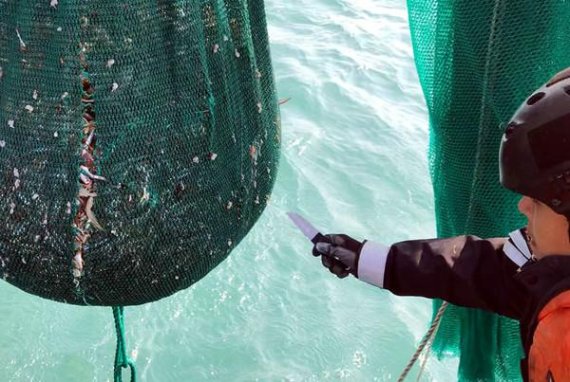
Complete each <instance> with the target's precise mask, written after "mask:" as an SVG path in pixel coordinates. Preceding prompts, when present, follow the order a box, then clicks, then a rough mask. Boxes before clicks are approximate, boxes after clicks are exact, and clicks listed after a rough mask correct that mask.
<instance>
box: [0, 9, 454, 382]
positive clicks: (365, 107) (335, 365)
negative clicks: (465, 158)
mask: <svg viewBox="0 0 570 382" xmlns="http://www.w3.org/2000/svg"><path fill="white" fill-rule="evenodd" d="M266 9H267V14H268V21H269V33H270V39H271V44H272V47H271V48H272V54H273V61H274V68H275V76H276V79H277V86H278V91H279V95H280V97H281V98H285V97H291V101H290V102H288V103H287V104H285V105H284V106H282V109H281V110H282V118H283V139H282V143H283V151H282V157H281V165H280V170H279V174H278V180H277V184H276V186H275V190H274V193H273V196H272V200H271V204H270V205H269V206H268V208H267V210H266V211H265V213H264V215H263V216H262V218H261V219H260V220H259V222H258V223H257V225H256V226H255V227H254V229H253V230H252V231H251V233H250V234H249V235H248V236H247V237H246V238H245V239H244V240H243V242H242V243H241V244H240V245H239V247H238V248H237V249H236V250H235V251H234V252H233V253H232V254H231V256H230V257H229V258H228V260H227V261H225V262H224V263H222V264H221V265H220V266H218V267H217V268H216V269H214V270H213V271H212V272H211V273H210V274H209V275H208V276H207V277H206V278H205V279H203V280H202V281H201V282H199V283H198V284H196V285H194V286H193V287H192V288H190V289H188V290H186V291H183V292H180V293H178V294H176V295H175V296H173V297H171V298H168V299H165V300H162V301H159V302H156V303H153V304H148V305H145V306H142V307H133V308H127V309H126V320H127V341H128V348H129V351H130V352H131V354H132V356H133V357H134V358H135V359H136V362H137V365H138V369H139V377H140V380H141V381H161V382H162V381H166V382H169V381H221V382H226V381H228V382H233V381H236V382H237V381H290V382H293V381H390V380H396V379H397V378H398V376H399V374H400V372H401V370H402V369H403V367H404V366H405V364H406V362H407V361H408V359H409V357H410V356H411V355H412V354H413V352H414V351H415V347H416V345H417V343H418V342H419V340H420V339H421V337H422V335H423V334H424V332H425V330H426V329H427V326H428V324H429V318H430V316H431V303H430V302H429V301H427V300H423V299H418V298H399V297H395V296H392V295H390V294H389V293H388V292H386V291H382V290H380V289H377V288H373V287H371V286H369V285H367V284H364V283H362V282H360V281H358V280H355V279H352V278H347V279H344V280H339V279H337V278H336V277H334V276H333V275H331V274H330V273H328V271H327V270H326V269H324V268H322V266H321V265H320V261H319V260H318V259H316V258H313V257H312V256H311V254H310V250H311V245H310V244H309V243H308V242H307V241H306V240H305V238H304V237H303V236H302V235H301V234H300V233H299V232H298V231H297V230H296V229H295V227H294V226H293V225H292V224H291V223H290V222H289V221H288V219H287V216H286V212H287V211H290V210H294V211H297V212H300V213H302V214H303V215H305V216H306V217H308V218H310V220H312V221H313V222H314V224H315V225H316V226H318V227H320V228H321V229H322V230H323V231H324V232H343V233H348V234H350V235H352V236H353V237H355V238H359V239H364V238H367V239H371V240H376V241H381V242H384V243H391V242H395V241H400V240H405V239H411V238H420V237H432V236H433V235H434V233H435V226H434V217H433V201H432V190H431V185H430V180H429V174H428V164H427V145H428V119H427V112H426V108H425V104H424V102H423V97H422V94H421V88H420V85H419V81H418V78H417V74H416V71H415V67H414V62H413V52H412V48H411V42H410V34H409V29H408V21H407V13H406V5H405V1H404V0H288V1H278V0H267V2H266ZM0 296H1V304H0V327H1V329H0V381H3V382H4V381H5V382H10V381H14V382H15V381H46V382H51V381H58V382H59V381H110V380H112V364H113V357H114V347H115V337H114V328H113V322H112V314H111V309H107V308H78V307H73V306H67V305H63V304H58V303H53V302H50V301H46V300H43V299H40V298H37V297H33V296H30V295H27V294H25V293H24V292H22V291H20V290H18V289H16V288H14V287H12V286H10V285H8V284H7V283H3V282H2V283H0ZM415 370H416V371H415V372H414V373H413V374H412V378H410V380H415V374H416V373H417V369H415ZM455 373H456V361H444V362H440V361H437V360H436V359H433V358H430V359H429V362H428V364H427V368H426V371H425V372H424V375H423V377H422V380H426V381H449V380H454V379H455ZM125 379H126V378H125Z"/></svg>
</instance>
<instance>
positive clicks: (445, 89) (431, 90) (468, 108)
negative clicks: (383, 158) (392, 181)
mask: <svg viewBox="0 0 570 382" xmlns="http://www.w3.org/2000/svg"><path fill="white" fill-rule="evenodd" d="M408 10H409V20H410V26H411V32H412V40H413V46H414V53H415V59H416V65H417V68H418V72H419V76H420V81H421V84H422V88H423V91H424V94H425V98H426V102H427V106H428V109H429V117H430V125H431V135H430V152H429V159H430V168H431V176H432V180H433V187H434V194H435V208H436V215H437V231H438V235H439V236H441V237H446V236H453V235H458V234H466V233H469V234H475V235H478V236H481V237H497V236H504V235H506V234H507V233H508V232H510V231H512V230H513V229H515V228H517V227H520V226H522V225H523V224H524V220H523V219H522V216H521V215H520V214H519V213H518V212H517V206H516V203H517V201H518V196H517V195H514V194H513V193H510V192H508V191H506V190H505V189H503V188H502V187H501V185H500V184H499V174H498V158H499V155H498V149H499V145H500V139H501V135H502V133H503V129H504V126H505V124H506V122H507V121H508V120H509V118H510V117H511V116H512V114H513V113H514V112H515V110H516V109H517V107H518V106H519V105H520V103H521V102H522V101H523V100H524V99H525V98H526V97H527V96H528V95H530V94H531V92H532V91H533V90H534V89H535V88H537V87H538V86H540V85H542V84H543V83H544V82H546V81H547V80H548V78H550V77H551V76H552V75H554V74H555V73H556V72H558V71H559V70H561V69H563V68H565V67H567V66H569V64H570V55H569V54H568V53H569V51H570V50H569V48H568V44H567V41H568V38H569V37H570V24H569V23H567V20H568V19H569V17H570V8H569V7H568V5H567V4H566V3H565V2H564V1H555V0H547V1H541V2H536V1H530V0H480V1H471V0H454V1H447V0H445V1H444V0H408ZM439 304H440V303H439V302H436V303H435V307H436V308H437V307H438V306H439ZM434 349H435V350H436V351H437V352H438V353H439V355H440V356H441V355H443V354H460V364H459V378H460V379H461V380H463V381H481V380H483V381H494V380H500V381H502V380H519V379H520V372H519V361H520V358H521V356H522V350H521V344H520V340H519V335H518V324H517V323H516V322H515V321H512V320H509V319H507V318H504V317H499V316H496V315H492V314H489V313H485V312H482V311H477V310H472V309H464V308H458V307H451V306H450V308H448V312H447V313H446V315H445V318H444V321H443V323H442V325H441V328H440V330H439V334H438V335H437V338H436V341H435V343H434Z"/></svg>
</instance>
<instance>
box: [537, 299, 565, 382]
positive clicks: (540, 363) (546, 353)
mask: <svg viewBox="0 0 570 382" xmlns="http://www.w3.org/2000/svg"><path fill="white" fill-rule="evenodd" d="M528 361H529V364H528V374H529V375H528V377H529V381H530V382H545V381H546V382H551V381H554V382H566V381H570V290H567V291H565V292H562V293H560V294H559V295H557V296H556V297H554V298H553V299H551V300H550V301H549V302H548V303H547V304H546V305H545V306H544V308H542V310H541V311H540V313H539V315H538V323H537V326H536V330H535V332H534V335H533V341H532V345H531V347H530V352H529V357H528Z"/></svg>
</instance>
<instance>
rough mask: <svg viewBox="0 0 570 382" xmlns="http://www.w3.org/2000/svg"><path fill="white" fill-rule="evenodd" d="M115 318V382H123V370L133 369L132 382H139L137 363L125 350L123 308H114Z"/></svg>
mask: <svg viewBox="0 0 570 382" xmlns="http://www.w3.org/2000/svg"><path fill="white" fill-rule="evenodd" d="M113 317H115V330H116V331H117V350H116V351H115V368H114V372H115V379H114V382H123V370H122V369H123V368H125V369H126V368H130V369H131V382H137V368H136V366H135V362H134V361H133V360H132V359H130V358H129V357H128V356H127V351H126V350H125V348H126V346H125V342H126V341H125V317H124V308H123V307H122V306H114V307H113Z"/></svg>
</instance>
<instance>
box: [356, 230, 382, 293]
mask: <svg viewBox="0 0 570 382" xmlns="http://www.w3.org/2000/svg"><path fill="white" fill-rule="evenodd" d="M388 252H390V247H387V246H385V245H383V244H379V243H374V242H372V241H367V242H366V243H364V245H363V246H362V250H361V251H360V259H359V260H358V278H359V279H360V280H362V281H364V282H367V283H368V284H372V285H375V286H377V287H380V288H383V285H384V272H385V270H386V259H387V258H388Z"/></svg>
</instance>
